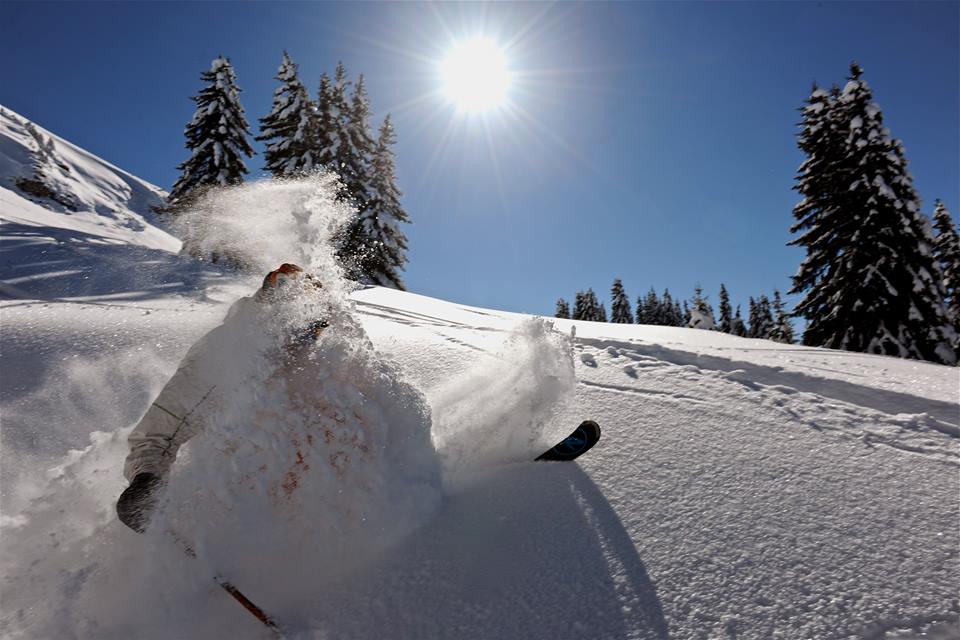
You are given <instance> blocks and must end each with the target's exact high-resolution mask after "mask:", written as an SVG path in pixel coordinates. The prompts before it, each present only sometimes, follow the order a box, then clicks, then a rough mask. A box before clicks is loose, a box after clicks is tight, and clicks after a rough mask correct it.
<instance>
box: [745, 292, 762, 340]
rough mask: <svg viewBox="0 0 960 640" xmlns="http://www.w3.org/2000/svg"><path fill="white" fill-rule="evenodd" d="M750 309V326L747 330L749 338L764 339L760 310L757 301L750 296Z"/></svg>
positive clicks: (748, 318)
mask: <svg viewBox="0 0 960 640" xmlns="http://www.w3.org/2000/svg"><path fill="white" fill-rule="evenodd" d="M748 309H749V311H748V316H747V322H748V323H749V325H750V326H749V328H748V329H747V337H748V338H762V337H763V336H762V335H761V334H760V332H761V331H762V330H763V327H762V326H761V323H760V315H759V308H758V307H757V301H756V300H754V299H753V296H750V306H749V307H748Z"/></svg>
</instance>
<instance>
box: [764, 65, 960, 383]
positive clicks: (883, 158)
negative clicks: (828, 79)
mask: <svg viewBox="0 0 960 640" xmlns="http://www.w3.org/2000/svg"><path fill="white" fill-rule="evenodd" d="M862 74H863V71H862V69H860V67H859V66H857V65H856V63H854V64H853V65H851V74H850V79H849V82H848V83H847V85H846V86H845V87H844V89H843V91H842V92H838V91H834V92H833V93H832V94H830V95H828V94H826V93H825V92H823V91H822V90H819V89H815V90H814V92H813V93H812V94H811V96H810V99H809V100H808V106H807V107H806V108H805V109H804V120H803V123H802V126H803V131H802V132H801V134H800V138H799V142H798V144H799V146H800V149H801V150H802V151H804V153H806V154H807V156H808V157H807V160H806V161H805V162H804V163H803V164H802V165H801V166H800V171H799V175H798V176H797V179H798V184H797V185H796V187H795V188H796V189H797V190H798V191H799V192H800V194H801V195H802V196H803V198H804V199H803V200H802V201H801V202H800V203H799V204H798V205H797V206H796V207H795V208H794V217H795V218H796V219H797V223H796V224H795V225H794V226H793V227H792V229H791V232H793V233H798V232H802V233H801V235H800V236H799V237H797V238H795V239H794V240H793V241H792V243H791V244H795V245H801V246H804V247H805V248H806V249H807V257H806V259H805V260H804V261H803V263H802V264H801V265H800V269H799V270H798V272H797V274H796V275H795V276H794V277H793V281H794V286H793V289H792V290H791V293H804V294H805V296H804V298H803V299H802V300H801V302H800V303H799V304H798V305H797V308H796V313H797V315H800V316H802V317H804V318H806V319H807V328H806V331H805V332H804V336H803V342H804V344H809V345H816V346H824V347H829V348H834V349H846V350H849V351H862V352H867V353H877V354H885V355H893V356H899V357H904V358H916V359H921V360H931V361H935V362H942V363H946V364H954V363H956V361H957V345H956V342H957V333H956V330H955V329H954V327H953V326H952V325H951V322H950V320H949V317H948V311H947V309H946V307H945V305H944V303H943V300H944V297H945V292H944V290H943V284H942V278H941V275H940V273H939V266H938V265H937V264H936V263H935V261H934V259H933V256H932V254H931V247H932V246H933V237H932V233H931V232H930V230H929V225H928V224H926V221H925V220H924V217H923V215H922V214H921V213H920V205H919V197H918V196H917V193H916V191H915V190H914V188H913V180H912V178H911V176H910V174H909V172H908V171H907V167H906V165H907V162H906V158H905V157H904V153H903V146H902V144H901V143H900V141H898V140H894V139H892V138H891V137H890V134H889V131H888V130H887V129H886V128H885V127H884V125H883V116H882V114H881V111H880V108H879V107H878V106H877V104H876V103H874V102H873V96H872V93H871V91H870V88H869V86H868V85H867V83H866V82H865V81H864V80H862V79H861V76H862ZM751 328H752V327H751Z"/></svg>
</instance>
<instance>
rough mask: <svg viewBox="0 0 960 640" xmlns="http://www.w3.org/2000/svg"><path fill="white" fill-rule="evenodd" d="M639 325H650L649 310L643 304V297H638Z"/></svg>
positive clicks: (637, 318)
mask: <svg viewBox="0 0 960 640" xmlns="http://www.w3.org/2000/svg"><path fill="white" fill-rule="evenodd" d="M636 320H637V324H650V323H649V322H648V321H647V308H646V307H645V306H644V304H643V296H637V317H636Z"/></svg>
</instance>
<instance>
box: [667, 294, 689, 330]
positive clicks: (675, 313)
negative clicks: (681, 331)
mask: <svg viewBox="0 0 960 640" xmlns="http://www.w3.org/2000/svg"><path fill="white" fill-rule="evenodd" d="M663 309H664V316H665V322H664V323H663V324H664V325H666V326H668V327H685V326H686V322H685V321H684V312H683V310H682V309H681V308H680V302H679V301H677V300H674V299H673V296H671V295H670V290H669V289H664V290H663Z"/></svg>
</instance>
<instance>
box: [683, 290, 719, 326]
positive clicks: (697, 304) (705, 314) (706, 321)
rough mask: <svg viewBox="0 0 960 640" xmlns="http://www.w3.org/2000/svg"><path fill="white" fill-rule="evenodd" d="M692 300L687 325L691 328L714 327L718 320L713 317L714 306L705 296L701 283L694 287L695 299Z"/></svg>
mask: <svg viewBox="0 0 960 640" xmlns="http://www.w3.org/2000/svg"><path fill="white" fill-rule="evenodd" d="M690 302H691V305H690V320H689V321H688V322H687V327H689V328H691V329H707V330H712V329H714V328H715V327H716V321H715V320H714V317H713V307H712V306H710V303H709V302H707V299H706V298H704V297H703V288H702V287H701V286H700V285H697V286H696V287H695V288H694V290H693V300H691V301H690Z"/></svg>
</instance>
